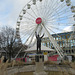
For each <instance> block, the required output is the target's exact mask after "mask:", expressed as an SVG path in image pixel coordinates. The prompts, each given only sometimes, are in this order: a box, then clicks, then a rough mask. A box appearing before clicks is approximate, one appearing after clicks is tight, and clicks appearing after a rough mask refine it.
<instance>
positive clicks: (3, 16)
mask: <svg viewBox="0 0 75 75" xmlns="http://www.w3.org/2000/svg"><path fill="white" fill-rule="evenodd" d="M28 1H29V0H0V27H2V26H4V25H9V26H12V27H14V28H15V27H16V21H17V18H18V15H19V13H20V11H21V10H22V8H23V7H24V5H25V4H27V2H28ZM71 1H72V4H73V5H74V4H75V0H71Z"/></svg>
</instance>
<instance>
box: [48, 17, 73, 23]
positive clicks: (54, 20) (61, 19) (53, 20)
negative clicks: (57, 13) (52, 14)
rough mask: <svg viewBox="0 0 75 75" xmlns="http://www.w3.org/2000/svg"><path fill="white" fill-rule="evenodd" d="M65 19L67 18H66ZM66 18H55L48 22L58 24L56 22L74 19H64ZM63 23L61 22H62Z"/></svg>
mask: <svg viewBox="0 0 75 75" xmlns="http://www.w3.org/2000/svg"><path fill="white" fill-rule="evenodd" d="M64 17H65V16H64ZM64 17H62V18H60V17H59V18H56V19H55V18H53V19H51V20H50V21H47V22H56V21H64V20H70V19H71V18H73V17H66V18H64ZM60 23H61V22H60Z"/></svg>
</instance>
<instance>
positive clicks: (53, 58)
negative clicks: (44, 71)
mask: <svg viewBox="0 0 75 75" xmlns="http://www.w3.org/2000/svg"><path fill="white" fill-rule="evenodd" d="M58 57H59V55H53V56H51V57H48V60H50V61H57V58H58Z"/></svg>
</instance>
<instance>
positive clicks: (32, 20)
mask: <svg viewBox="0 0 75 75" xmlns="http://www.w3.org/2000/svg"><path fill="white" fill-rule="evenodd" d="M24 18H26V19H28V20H31V21H34V20H33V19H31V18H28V17H25V16H24Z"/></svg>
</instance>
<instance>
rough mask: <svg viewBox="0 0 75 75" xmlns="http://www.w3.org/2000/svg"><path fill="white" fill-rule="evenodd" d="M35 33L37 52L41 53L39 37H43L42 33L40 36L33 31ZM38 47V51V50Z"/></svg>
mask: <svg viewBox="0 0 75 75" xmlns="http://www.w3.org/2000/svg"><path fill="white" fill-rule="evenodd" d="M35 35H36V39H37V54H38V53H40V54H41V39H42V38H43V36H44V34H43V35H42V36H41V37H40V36H39V34H38V35H37V33H36V32H35ZM38 49H39V52H38Z"/></svg>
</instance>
